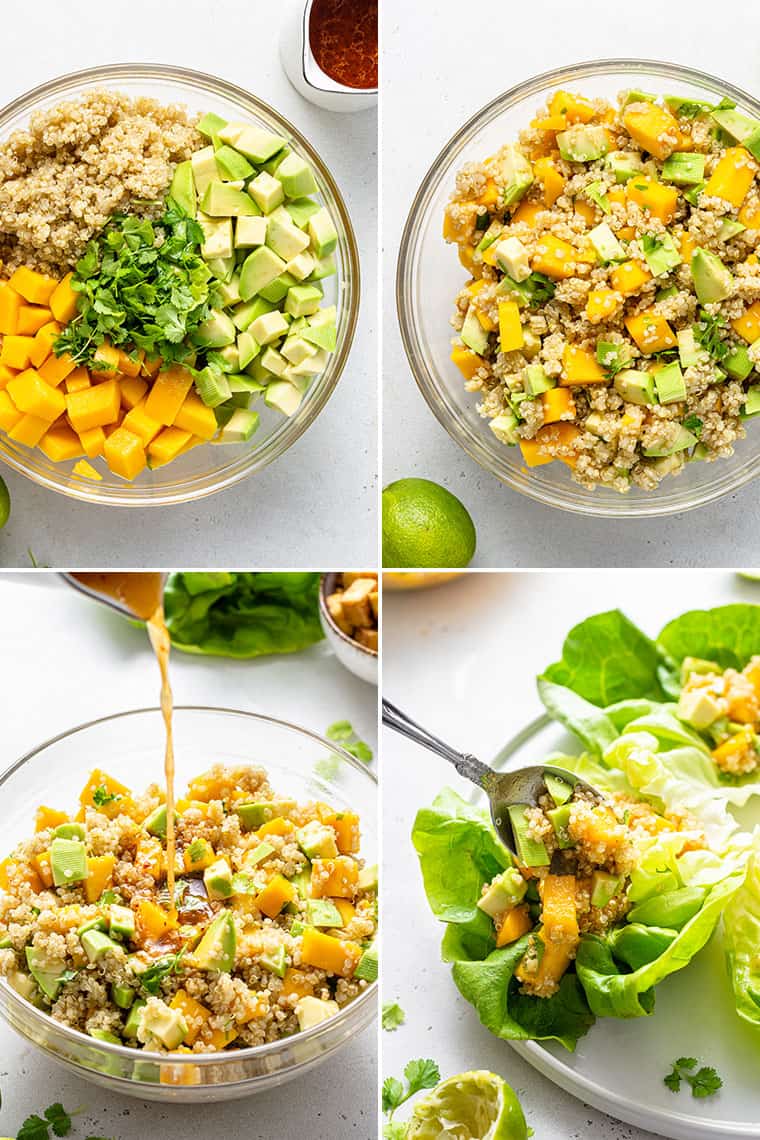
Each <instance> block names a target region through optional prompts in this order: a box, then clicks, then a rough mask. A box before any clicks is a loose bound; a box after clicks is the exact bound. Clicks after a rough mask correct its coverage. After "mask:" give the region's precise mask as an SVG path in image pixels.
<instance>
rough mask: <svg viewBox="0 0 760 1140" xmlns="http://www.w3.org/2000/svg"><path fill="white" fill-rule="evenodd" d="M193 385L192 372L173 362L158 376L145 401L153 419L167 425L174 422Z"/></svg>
mask: <svg viewBox="0 0 760 1140" xmlns="http://www.w3.org/2000/svg"><path fill="white" fill-rule="evenodd" d="M192 386H193V376H192V373H191V372H189V371H188V369H187V368H182V367H181V366H180V365H178V364H172V365H171V366H170V367H169V368H166V369H165V370H164V371H163V372H159V374H158V376H157V377H156V379H155V382H154V384H153V387H152V388H151V390H150V392H149V393H148V397H147V399H146V401H145V411H146V412H147V414H148V415H149V416H150V418H151V419H152V420H158V421H159V422H160V423H162V424H166V425H167V426H169V425H171V424H173V423H174V421H175V419H176V418H177V412H178V411H179V410H180V408H181V407H182V405H183V403H184V402H185V397H186V396H187V394H188V392H189V391H190V389H191V388H192Z"/></svg>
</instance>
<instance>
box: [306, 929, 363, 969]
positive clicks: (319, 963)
mask: <svg viewBox="0 0 760 1140" xmlns="http://www.w3.org/2000/svg"><path fill="white" fill-rule="evenodd" d="M361 956H362V948H361V946H359V945H358V944H357V943H356V942H344V941H343V940H342V939H340V938H333V937H332V935H330V934H322V932H321V931H320V930H316V929H315V928H314V927H310V926H307V927H306V929H305V930H304V932H303V936H302V939H301V961H302V962H303V963H304V965H306V966H315V967H316V968H317V969H318V970H326V971H327V973H328V974H337V975H338V977H340V978H350V977H352V975H353V973H354V970H355V969H356V967H357V966H358V964H359V959H360V958H361Z"/></svg>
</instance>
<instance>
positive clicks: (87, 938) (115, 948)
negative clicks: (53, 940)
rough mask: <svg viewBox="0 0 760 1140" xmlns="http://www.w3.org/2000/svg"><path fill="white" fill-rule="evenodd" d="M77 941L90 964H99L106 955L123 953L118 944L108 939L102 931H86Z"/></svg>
mask: <svg viewBox="0 0 760 1140" xmlns="http://www.w3.org/2000/svg"><path fill="white" fill-rule="evenodd" d="M79 941H80V942H81V943H82V949H83V950H84V952H85V954H86V955H87V957H88V958H89V960H90V961H91V962H100V961H101V959H103V958H105V956H106V954H113V953H115V952H118V953H121V954H123V953H124V951H123V950H122V947H121V946H120V945H119V943H118V942H114V940H113V938H109V936H108V935H107V934H104V933H103V932H102V930H86V931H85V932H84V934H82V935H81V936H80V939H79Z"/></svg>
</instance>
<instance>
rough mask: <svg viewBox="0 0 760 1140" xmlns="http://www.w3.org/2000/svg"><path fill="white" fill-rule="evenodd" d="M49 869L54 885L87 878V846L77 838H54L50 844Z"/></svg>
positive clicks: (79, 881)
mask: <svg viewBox="0 0 760 1140" xmlns="http://www.w3.org/2000/svg"><path fill="white" fill-rule="evenodd" d="M50 870H51V871H52V874H53V882H54V884H55V885H56V887H65V886H68V885H69V884H71V883H83V882H84V880H85V879H86V878H87V848H86V847H85V845H84V843H82V841H81V840H79V839H54V840H53V842H52V843H51V844H50Z"/></svg>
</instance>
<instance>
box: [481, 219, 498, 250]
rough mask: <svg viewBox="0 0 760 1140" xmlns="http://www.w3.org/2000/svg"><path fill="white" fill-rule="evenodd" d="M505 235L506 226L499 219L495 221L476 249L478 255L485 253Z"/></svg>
mask: <svg viewBox="0 0 760 1140" xmlns="http://www.w3.org/2000/svg"><path fill="white" fill-rule="evenodd" d="M503 233H504V226H503V225H502V223H501V222H500V221H499V219H498V218H496V219H494V221H492V222H491V224H490V225H489V227H488V229H487V230H486V232H485V233H484V234H483V236H482V238H481V239H480V241H479V242H478V244H477V247H476V248H477V251H478V253H485V251H486V250H487V249H490V248H491V246H492V245H494V243H495V242H497V241H498V240H499V238H500V237H501V235H502V234H503Z"/></svg>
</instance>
